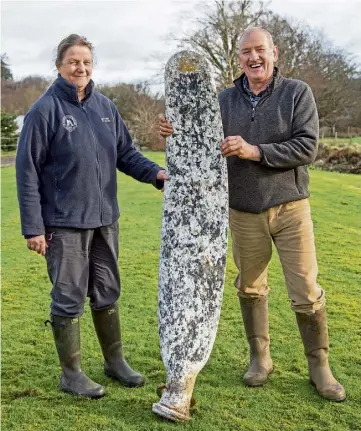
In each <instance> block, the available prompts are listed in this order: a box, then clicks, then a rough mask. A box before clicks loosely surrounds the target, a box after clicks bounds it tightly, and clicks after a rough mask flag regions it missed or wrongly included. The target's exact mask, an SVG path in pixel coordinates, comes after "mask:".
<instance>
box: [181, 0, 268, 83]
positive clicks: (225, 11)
mask: <svg viewBox="0 0 361 431" xmlns="http://www.w3.org/2000/svg"><path fill="white" fill-rule="evenodd" d="M214 6H215V7H214V8H212V9H211V10H210V11H209V12H208V13H207V14H206V15H205V17H203V18H199V19H197V22H198V25H199V30H197V31H196V32H195V33H193V34H192V35H189V36H186V37H184V38H183V39H182V40H181V41H182V45H183V46H185V47H187V46H189V47H191V48H192V49H194V50H195V51H197V52H199V53H201V54H202V55H204V56H205V57H206V58H207V59H208V60H209V62H210V63H211V64H212V65H213V66H214V68H215V71H216V81H217V85H218V87H219V88H224V87H231V86H233V81H234V80H235V79H236V78H237V77H238V76H239V74H240V67H239V62H238V38H239V36H240V35H241V34H242V33H243V32H244V31H245V30H246V29H247V28H248V27H250V26H254V25H257V23H258V22H259V19H260V18H261V17H262V16H264V15H266V13H267V12H266V10H265V7H264V3H263V2H259V3H258V8H255V3H254V2H253V1H251V0H241V1H224V0H220V1H219V0H216V1H215V2H214Z"/></svg>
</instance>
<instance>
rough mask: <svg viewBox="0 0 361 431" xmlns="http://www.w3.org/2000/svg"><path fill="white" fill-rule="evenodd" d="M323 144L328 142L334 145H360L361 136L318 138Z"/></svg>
mask: <svg viewBox="0 0 361 431" xmlns="http://www.w3.org/2000/svg"><path fill="white" fill-rule="evenodd" d="M320 142H321V143H323V144H330V145H334V146H336V147H338V146H343V145H355V146H361V136H355V137H354V138H337V139H335V138H324V139H320Z"/></svg>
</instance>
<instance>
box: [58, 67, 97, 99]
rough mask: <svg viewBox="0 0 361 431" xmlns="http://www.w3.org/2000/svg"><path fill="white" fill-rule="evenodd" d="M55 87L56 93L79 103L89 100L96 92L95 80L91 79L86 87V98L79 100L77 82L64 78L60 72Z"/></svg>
mask: <svg viewBox="0 0 361 431" xmlns="http://www.w3.org/2000/svg"><path fill="white" fill-rule="evenodd" d="M53 85H54V88H55V91H56V93H57V94H58V95H59V96H60V97H62V98H64V99H65V100H67V101H68V102H71V103H74V104H77V105H78V104H79V103H82V104H84V103H86V102H88V101H89V100H90V99H91V98H92V96H93V94H94V81H93V80H92V79H91V80H90V81H89V83H88V85H87V86H86V87H85V97H84V99H83V100H82V101H81V102H79V99H78V89H77V86H76V85H75V84H72V83H71V82H69V81H67V80H66V79H64V78H63V77H62V76H61V75H60V73H58V77H57V79H56V80H55V81H54V84H53Z"/></svg>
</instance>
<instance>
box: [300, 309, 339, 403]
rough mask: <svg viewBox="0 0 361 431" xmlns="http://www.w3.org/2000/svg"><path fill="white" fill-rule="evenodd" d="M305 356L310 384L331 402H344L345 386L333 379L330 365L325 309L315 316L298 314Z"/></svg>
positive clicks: (318, 311) (317, 312)
mask: <svg viewBox="0 0 361 431" xmlns="http://www.w3.org/2000/svg"><path fill="white" fill-rule="evenodd" d="M296 319H297V324H298V328H299V330H300V334H301V338H302V341H303V345H304V347H305V355H306V358H307V361H308V374H309V376H310V382H311V384H313V385H314V386H316V389H317V391H318V393H319V394H320V395H321V396H322V397H323V398H326V399H327V400H330V401H336V402H337V401H338V402H340V401H344V400H345V399H346V393H345V389H344V388H343V386H342V385H341V384H340V383H339V382H338V381H337V380H336V379H335V378H334V377H333V375H332V372H331V370H330V367H329V365H328V328H327V315H326V309H325V307H324V308H322V309H321V310H317V311H316V312H315V313H314V314H310V315H307V314H304V313H296Z"/></svg>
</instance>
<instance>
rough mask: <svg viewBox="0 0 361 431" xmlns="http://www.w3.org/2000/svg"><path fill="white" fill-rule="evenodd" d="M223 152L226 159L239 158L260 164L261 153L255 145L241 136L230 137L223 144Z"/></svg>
mask: <svg viewBox="0 0 361 431" xmlns="http://www.w3.org/2000/svg"><path fill="white" fill-rule="evenodd" d="M221 152H222V154H223V156H224V157H230V156H238V157H239V158H241V159H247V160H253V161H255V162H259V161H260V160H261V153H260V151H259V149H258V147H256V146H255V145H251V144H249V143H248V142H246V141H245V140H244V139H243V138H242V137H241V136H228V137H227V138H226V139H224V140H223V141H222V142H221Z"/></svg>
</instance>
